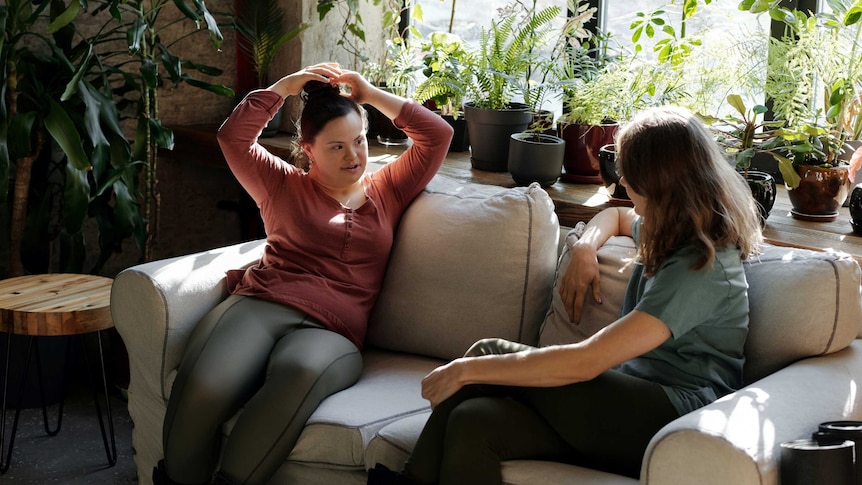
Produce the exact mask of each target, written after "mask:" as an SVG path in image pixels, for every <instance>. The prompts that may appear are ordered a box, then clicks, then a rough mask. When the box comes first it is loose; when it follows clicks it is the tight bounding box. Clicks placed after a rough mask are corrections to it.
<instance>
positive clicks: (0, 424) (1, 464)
mask: <svg viewBox="0 0 862 485" xmlns="http://www.w3.org/2000/svg"><path fill="white" fill-rule="evenodd" d="M34 339H35V337H30V338H29V340H28V344H27V356H26V357H25V358H24V373H23V376H24V377H23V378H22V379H21V392H20V393H19V394H18V405H17V409H15V418H14V419H13V420H12V429H11V430H10V432H9V449H8V450H6V456H5V457H4V456H3V448H4V446H5V444H6V398H7V397H8V394H7V391H8V388H9V360H10V359H9V356H10V355H11V354H12V334H11V333H8V334H6V365H5V366H4V367H3V377H4V381H3V405H2V415H0V475H2V474H4V473H6V472H7V471H9V466H10V465H11V464H12V448H13V446H14V445H15V433H16V432H17V431H18V418H19V417H20V415H21V405H22V404H23V403H24V391H25V390H26V387H27V379H26V376H27V371H29V370H30V356H31V355H32V352H33V345H34ZM4 459H5V461H4Z"/></svg>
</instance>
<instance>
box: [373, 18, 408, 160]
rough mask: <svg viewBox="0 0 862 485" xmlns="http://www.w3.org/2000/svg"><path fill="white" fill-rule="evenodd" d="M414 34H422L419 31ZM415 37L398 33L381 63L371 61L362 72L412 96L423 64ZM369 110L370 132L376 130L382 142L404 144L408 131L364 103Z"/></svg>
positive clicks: (389, 44) (387, 48)
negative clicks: (419, 58) (399, 127)
mask: <svg viewBox="0 0 862 485" xmlns="http://www.w3.org/2000/svg"><path fill="white" fill-rule="evenodd" d="M415 35H417V36H418V35H419V34H418V32H417V33H416V34H415ZM411 38H412V37H406V38H402V37H395V38H393V39H389V40H387V41H386V52H387V54H386V56H385V58H384V59H383V60H382V63H377V62H369V63H367V64H365V66H364V67H363V69H362V73H363V75H364V76H365V77H366V78H367V79H368V81H369V82H371V83H372V84H374V85H376V86H378V87H380V88H382V89H385V90H387V91H390V92H392V93H394V94H397V95H399V96H402V97H405V98H409V97H411V96H412V95H413V91H414V90H415V89H416V75H417V73H418V71H419V70H421V69H422V65H421V64H420V63H419V60H418V58H417V55H416V49H415V48H414V47H413V46H412V44H413V41H412V40H411ZM365 109H366V110H367V111H368V114H369V125H372V124H373V125H374V127H373V129H372V128H370V127H369V132H370V133H369V135H370V136H372V135H373V134H376V136H377V141H378V142H380V143H381V144H383V145H404V144H406V143H407V140H408V137H407V134H406V133H404V132H403V131H402V130H400V129H398V128H397V127H396V126H395V124H394V123H393V122H392V120H390V119H389V118H387V117H385V116H383V115H382V114H381V113H380V112H379V111H377V109H376V108H374V107H373V106H371V105H365Z"/></svg>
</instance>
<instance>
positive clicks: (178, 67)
mask: <svg viewBox="0 0 862 485" xmlns="http://www.w3.org/2000/svg"><path fill="white" fill-rule="evenodd" d="M159 51H161V53H162V55H161V59H162V66H164V67H165V71H167V72H168V77H169V78H170V80H171V81H173V82H174V83H179V82H180V80H181V79H182V74H183V64H182V61H180V58H179V57H177V56H175V55H173V54H171V53H170V52H168V49H167V48H165V46H163V45H161V44H159Z"/></svg>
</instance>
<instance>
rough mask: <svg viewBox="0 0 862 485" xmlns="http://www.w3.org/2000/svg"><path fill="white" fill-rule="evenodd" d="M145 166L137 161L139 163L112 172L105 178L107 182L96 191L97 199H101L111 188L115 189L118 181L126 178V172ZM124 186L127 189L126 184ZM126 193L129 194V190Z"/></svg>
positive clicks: (102, 183)
mask: <svg viewBox="0 0 862 485" xmlns="http://www.w3.org/2000/svg"><path fill="white" fill-rule="evenodd" d="M144 165H146V163H144V162H141V161H137V162H132V163H130V164H129V165H127V166H125V167H121V168H115V169H113V170H111V172H110V173H109V174H108V176H107V177H106V178H105V180H104V181H102V182H101V183H100V185H99V187H98V188H97V189H96V197H100V196H102V195H103V194H104V193H105V191H107V190H109V189H111V188H114V185H115V184H116V183H117V182H118V181H121V180H123V179H124V178H125V176H126V172H128V171H129V170H130V168H131V167H143V166H144ZM122 185H123V187H126V185H125V183H122ZM126 191H127V192H128V188H127V189H126Z"/></svg>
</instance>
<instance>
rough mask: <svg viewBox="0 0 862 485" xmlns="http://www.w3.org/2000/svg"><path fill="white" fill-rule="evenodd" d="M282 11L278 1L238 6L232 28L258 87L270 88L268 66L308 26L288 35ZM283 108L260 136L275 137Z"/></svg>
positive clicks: (302, 26) (289, 32) (272, 0)
mask: <svg viewBox="0 0 862 485" xmlns="http://www.w3.org/2000/svg"><path fill="white" fill-rule="evenodd" d="M283 22H284V9H283V8H281V6H280V5H279V3H278V0H258V1H255V2H246V3H242V4H240V11H239V13H238V14H237V16H236V20H235V28H236V31H237V33H238V34H239V35H238V38H237V47H238V48H239V50H240V52H241V53H242V54H243V55H245V56H247V58H248V59H249V60H250V62H251V65H252V68H253V69H254V73H255V76H256V78H257V87H258V88H264V87H266V86H268V85H269V67H270V65H271V64H272V61H273V60H274V59H275V56H276V54H278V51H279V50H281V48H282V47H284V45H285V44H287V43H288V42H290V41H291V40H292V39H293V38H294V37H296V36H297V35H299V33H300V32H302V31H303V30H305V29H306V27H307V25H305V24H301V25H299V26H298V27H296V28H294V29H291V30H289V31H287V32H285V31H284V29H283V28H282V23H283ZM283 108H284V107H282V109H279V110H278V112H277V113H276V115H275V116H274V117H273V118H272V120H271V121H270V122H269V123H268V124H267V125H266V127H265V128H264V129H263V132H262V133H261V136H264V137H267V136H274V135H275V134H277V133H278V129H279V126H281V118H282V111H283Z"/></svg>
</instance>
